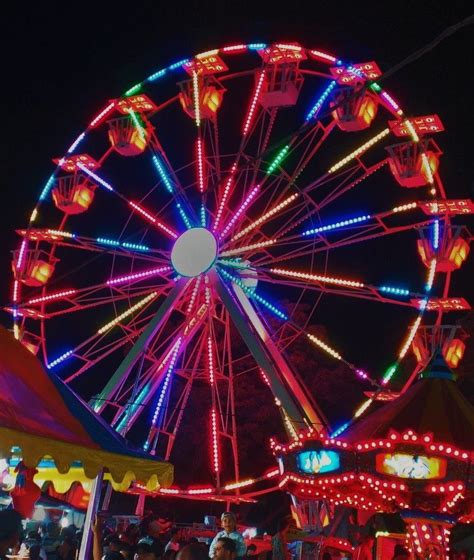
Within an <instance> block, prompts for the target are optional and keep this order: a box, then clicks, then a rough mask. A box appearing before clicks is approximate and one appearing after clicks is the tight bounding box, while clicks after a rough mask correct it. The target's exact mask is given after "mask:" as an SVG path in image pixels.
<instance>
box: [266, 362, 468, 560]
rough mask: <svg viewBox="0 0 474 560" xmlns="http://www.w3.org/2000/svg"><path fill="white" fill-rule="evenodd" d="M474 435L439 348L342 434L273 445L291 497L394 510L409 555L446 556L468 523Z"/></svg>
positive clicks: (369, 509) (312, 434) (304, 435)
mask: <svg viewBox="0 0 474 560" xmlns="http://www.w3.org/2000/svg"><path fill="white" fill-rule="evenodd" d="M473 434H474V407H473V406H472V405H471V404H470V403H469V402H468V401H467V400H466V398H465V397H464V396H463V395H462V393H461V392H460V390H459V388H458V387H457V385H456V383H455V377H454V374H453V373H452V371H451V370H450V369H449V367H448V366H447V364H446V362H445V360H444V358H443V356H442V353H441V352H440V351H438V352H437V353H436V354H435V356H434V358H433V359H432V360H431V362H430V363H429V364H428V366H427V367H426V368H425V370H424V371H423V372H422V374H421V376H420V379H419V380H418V381H417V382H416V383H415V384H414V385H412V386H411V387H410V388H409V389H408V390H407V391H406V392H405V393H403V394H402V395H401V396H399V397H398V398H397V399H395V400H394V401H392V402H389V403H388V404H386V405H384V406H383V407H382V408H380V409H379V410H378V411H376V412H374V413H373V414H371V415H368V416H367V417H366V418H365V419H363V420H361V421H359V422H358V423H356V424H355V425H354V426H353V427H352V428H350V429H348V430H347V432H345V433H344V434H342V435H341V436H339V437H337V438H330V437H327V436H325V435H324V434H319V435H317V434H315V432H314V430H311V431H308V432H306V433H301V434H299V437H298V439H295V441H293V442H292V443H290V444H289V445H287V446H283V445H280V444H278V443H277V442H273V444H272V445H273V449H274V452H275V455H276V456H277V458H278V461H279V463H280V469H281V472H282V475H281V482H280V484H281V486H282V487H286V488H287V489H288V490H289V491H290V492H291V493H292V494H294V495H295V496H297V497H299V498H302V499H308V498H309V499H313V500H324V501H328V502H329V503H331V504H332V505H336V506H337V505H346V506H350V507H353V508H357V509H358V510H359V511H367V512H373V513H375V512H387V513H399V514H400V516H401V517H402V519H403V520H404V522H405V525H406V537H405V544H406V546H407V548H408V549H409V550H410V552H411V554H412V558H423V559H425V558H436V559H445V558H446V559H447V558H448V555H449V550H450V542H449V537H450V530H451V527H452V526H453V525H454V524H456V523H457V522H468V523H469V522H472V521H474V473H473V452H474V438H473ZM381 536H384V535H381Z"/></svg>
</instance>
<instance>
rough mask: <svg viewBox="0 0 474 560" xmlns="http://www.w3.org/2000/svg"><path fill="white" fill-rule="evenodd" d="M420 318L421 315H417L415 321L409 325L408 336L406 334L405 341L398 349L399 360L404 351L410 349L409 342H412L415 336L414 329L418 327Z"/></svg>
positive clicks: (402, 356)
mask: <svg viewBox="0 0 474 560" xmlns="http://www.w3.org/2000/svg"><path fill="white" fill-rule="evenodd" d="M421 319H422V316H421V315H419V316H418V317H417V319H416V321H415V322H414V323H413V325H412V326H411V328H410V331H409V333H408V336H407V339H406V341H405V344H404V345H403V346H402V349H401V350H400V353H399V354H398V358H399V359H400V360H402V359H403V358H404V357H405V355H406V353H407V352H408V350H409V349H410V346H411V343H412V342H413V339H414V338H415V335H416V331H417V330H418V327H419V326H420V323H421Z"/></svg>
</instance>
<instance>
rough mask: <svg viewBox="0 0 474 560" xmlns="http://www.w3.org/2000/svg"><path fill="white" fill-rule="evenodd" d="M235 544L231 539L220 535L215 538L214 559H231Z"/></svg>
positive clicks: (233, 555)
mask: <svg viewBox="0 0 474 560" xmlns="http://www.w3.org/2000/svg"><path fill="white" fill-rule="evenodd" d="M235 549H236V544H235V541H234V540H233V539H229V538H227V537H222V538H220V539H217V542H216V546H215V547H214V560H233V558H235Z"/></svg>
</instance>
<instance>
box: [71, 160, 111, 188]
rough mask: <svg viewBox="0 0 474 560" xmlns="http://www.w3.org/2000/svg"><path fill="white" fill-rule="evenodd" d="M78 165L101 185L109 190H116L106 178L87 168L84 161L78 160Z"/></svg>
mask: <svg viewBox="0 0 474 560" xmlns="http://www.w3.org/2000/svg"><path fill="white" fill-rule="evenodd" d="M76 165H77V167H78V168H79V169H80V170H81V171H83V172H84V173H85V174H86V175H88V176H89V177H90V178H91V179H92V180H93V181H95V182H96V183H98V184H99V185H101V186H102V187H104V188H105V189H107V190H108V191H110V192H115V189H114V188H113V187H112V185H111V184H110V183H107V181H105V180H104V179H102V177H99V176H98V175H97V174H96V173H94V172H93V171H91V170H90V169H89V168H87V167H86V166H85V165H84V164H83V163H81V162H77V163H76Z"/></svg>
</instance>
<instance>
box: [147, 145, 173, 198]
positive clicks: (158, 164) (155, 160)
mask: <svg viewBox="0 0 474 560" xmlns="http://www.w3.org/2000/svg"><path fill="white" fill-rule="evenodd" d="M151 159H152V161H153V164H154V165H155V168H156V170H157V171H158V174H159V176H160V177H161V180H162V181H163V184H164V185H165V187H166V190H167V191H168V192H169V193H170V194H173V193H174V187H173V184H172V183H171V181H170V178H169V177H168V174H167V173H166V169H165V167H164V165H163V163H162V162H161V161H160V160H159V159H158V156H156V155H155V154H153V156H152V158H151Z"/></svg>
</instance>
